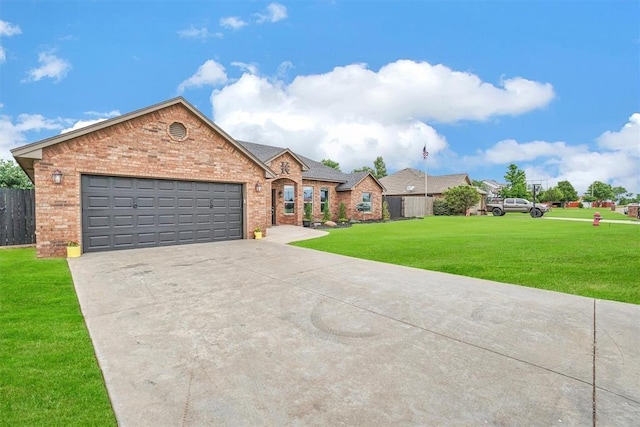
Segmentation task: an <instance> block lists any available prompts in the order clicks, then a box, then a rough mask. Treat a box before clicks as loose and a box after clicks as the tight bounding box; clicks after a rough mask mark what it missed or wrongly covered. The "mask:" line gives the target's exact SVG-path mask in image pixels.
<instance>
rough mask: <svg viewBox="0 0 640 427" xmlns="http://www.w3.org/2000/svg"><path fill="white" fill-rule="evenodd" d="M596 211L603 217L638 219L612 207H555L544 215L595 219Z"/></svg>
mask: <svg viewBox="0 0 640 427" xmlns="http://www.w3.org/2000/svg"><path fill="white" fill-rule="evenodd" d="M596 212H600V217H601V218H602V219H620V220H629V221H637V219H635V218H629V217H628V216H626V215H624V214H623V213H622V212H616V211H612V210H611V208H588V209H587V208H583V209H578V208H567V209H562V208H553V209H552V210H551V212H547V213H546V214H544V216H550V217H559V218H584V219H593V215H594V214H595V213H596Z"/></svg>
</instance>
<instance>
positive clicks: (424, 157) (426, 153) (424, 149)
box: [422, 144, 429, 160]
mask: <svg viewBox="0 0 640 427" xmlns="http://www.w3.org/2000/svg"><path fill="white" fill-rule="evenodd" d="M427 157H429V152H428V151H427V145H426V144H425V146H424V148H423V149H422V158H423V159H425V160H426V159H427Z"/></svg>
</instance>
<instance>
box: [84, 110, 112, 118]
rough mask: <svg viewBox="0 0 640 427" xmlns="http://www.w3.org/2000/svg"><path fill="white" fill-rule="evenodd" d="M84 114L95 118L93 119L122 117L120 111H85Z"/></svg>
mask: <svg viewBox="0 0 640 427" xmlns="http://www.w3.org/2000/svg"><path fill="white" fill-rule="evenodd" d="M84 114H86V115H87V116H93V117H98V118H111V117H117V116H119V115H120V111H118V110H111V111H107V112H100V111H85V112H84Z"/></svg>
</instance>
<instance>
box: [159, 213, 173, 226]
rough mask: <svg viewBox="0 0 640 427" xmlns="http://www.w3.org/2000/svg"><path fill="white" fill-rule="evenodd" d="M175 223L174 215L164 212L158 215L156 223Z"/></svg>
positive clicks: (169, 224) (168, 224)
mask: <svg viewBox="0 0 640 427" xmlns="http://www.w3.org/2000/svg"><path fill="white" fill-rule="evenodd" d="M175 223H176V216H175V215H173V214H172V215H169V214H164V215H158V225H161V226H163V225H164V226H174V225H175Z"/></svg>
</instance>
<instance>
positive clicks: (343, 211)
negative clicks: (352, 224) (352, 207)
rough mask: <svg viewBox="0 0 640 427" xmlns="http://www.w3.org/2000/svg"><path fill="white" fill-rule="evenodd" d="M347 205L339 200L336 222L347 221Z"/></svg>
mask: <svg viewBox="0 0 640 427" xmlns="http://www.w3.org/2000/svg"><path fill="white" fill-rule="evenodd" d="M347 221H348V219H347V205H345V204H344V202H340V207H339V208H338V222H347Z"/></svg>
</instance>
